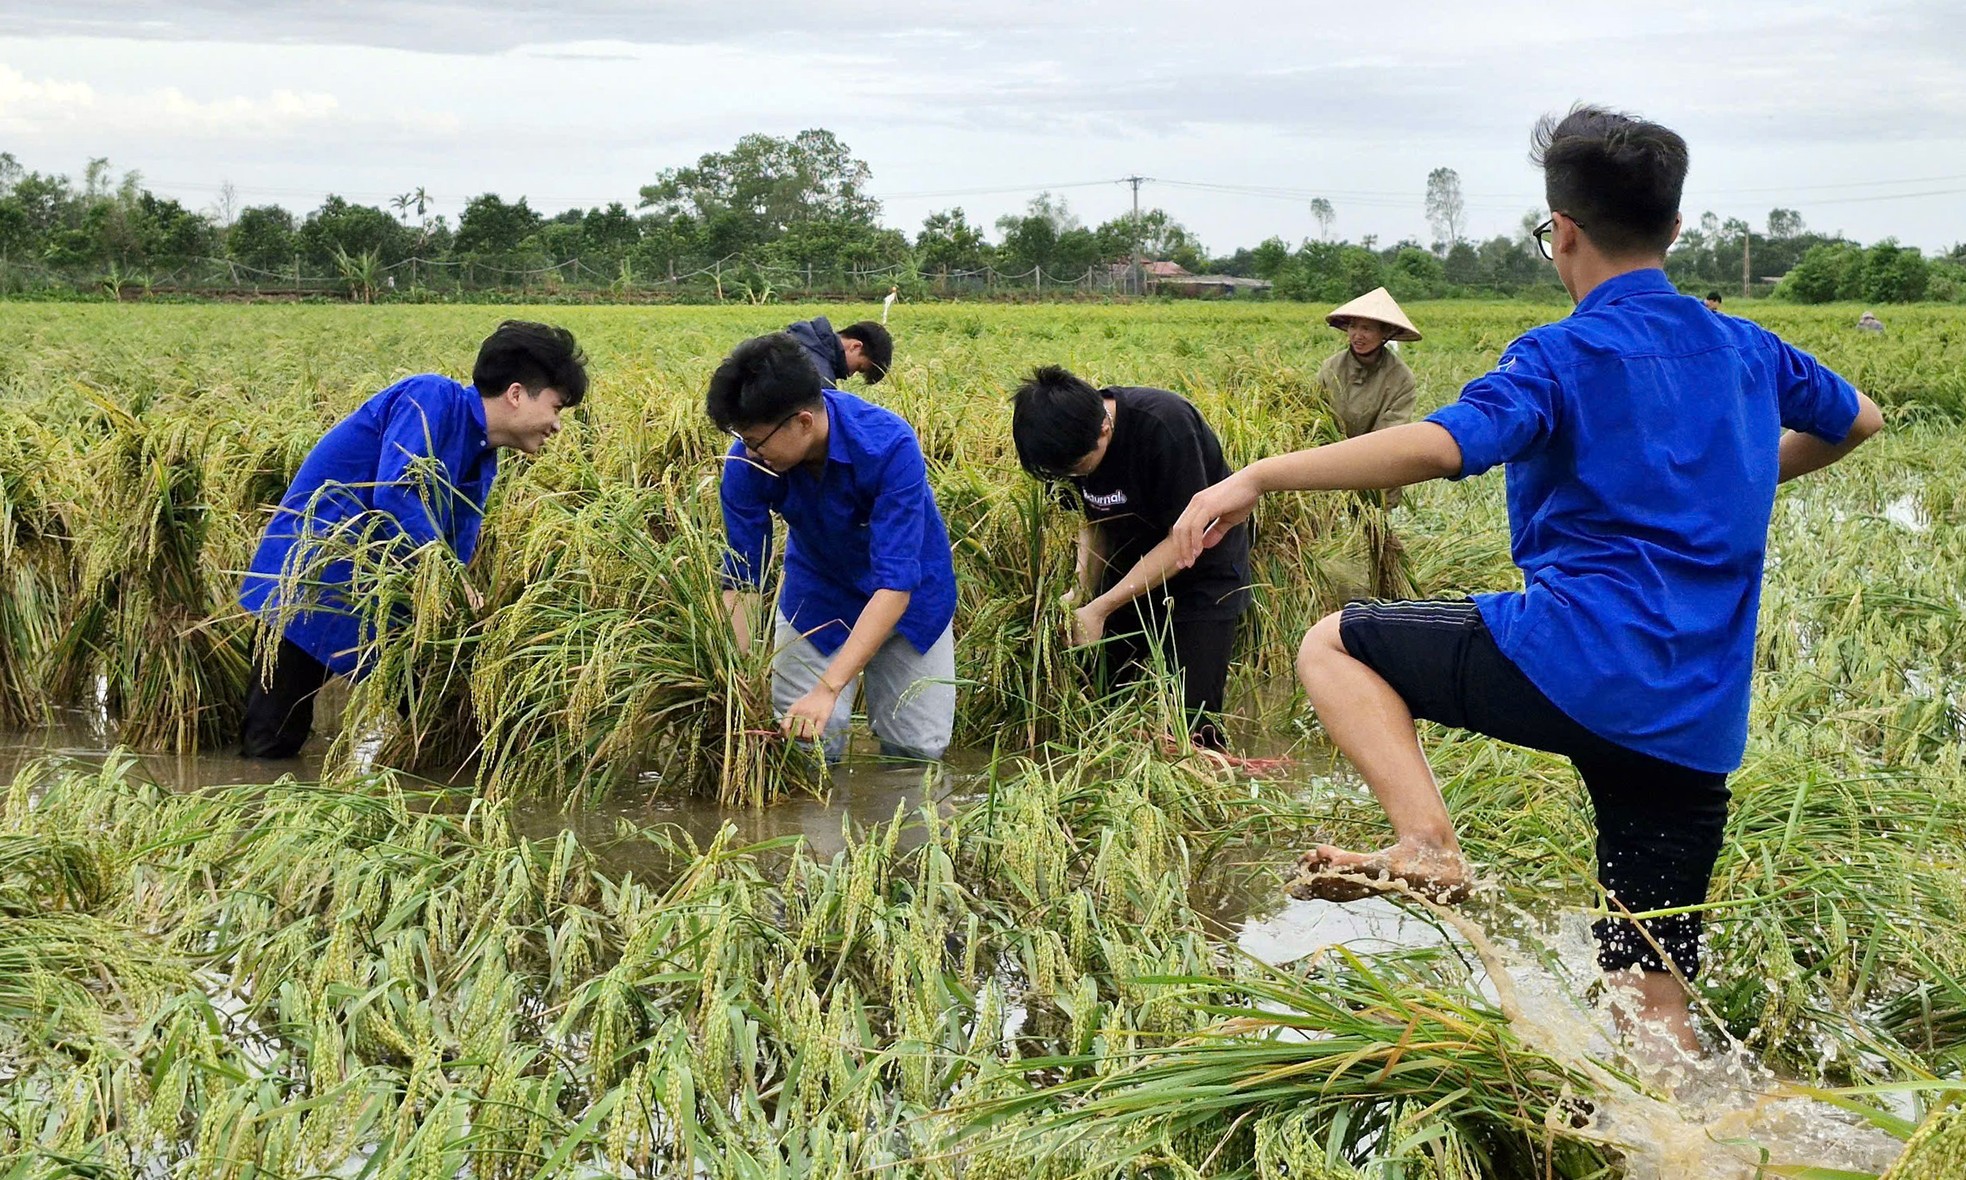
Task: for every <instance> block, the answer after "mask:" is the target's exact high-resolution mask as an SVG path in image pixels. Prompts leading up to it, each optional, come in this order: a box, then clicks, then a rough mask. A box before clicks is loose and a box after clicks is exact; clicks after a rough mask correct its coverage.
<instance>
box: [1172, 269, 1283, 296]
mask: <svg viewBox="0 0 1966 1180" xmlns="http://www.w3.org/2000/svg"><path fill="white" fill-rule="evenodd" d="M1270 286H1271V284H1270V281H1269V280H1268V279H1246V278H1243V277H1242V276H1241V275H1191V274H1182V275H1178V276H1176V277H1173V278H1165V279H1160V280H1158V281H1156V282H1155V283H1154V284H1153V289H1154V290H1156V291H1159V292H1160V293H1161V294H1163V295H1185V296H1187V297H1188V298H1191V299H1237V298H1248V297H1249V296H1251V295H1263V294H1268V293H1269V290H1270Z"/></svg>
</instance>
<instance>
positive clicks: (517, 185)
mask: <svg viewBox="0 0 1966 1180" xmlns="http://www.w3.org/2000/svg"><path fill="white" fill-rule="evenodd" d="M1579 99H1583V100H1588V101H1593V102H1600V103H1604V104H1607V105H1611V106H1614V107H1618V108H1622V109H1626V110H1630V111H1634V112H1637V113H1640V114H1643V115H1645V116H1647V117H1650V118H1653V119H1657V120H1659V121H1660V122H1663V123H1665V124H1667V125H1668V126H1670V127H1672V128H1674V129H1675V130H1677V131H1679V132H1680V133H1681V134H1683V135H1685V136H1686V138H1687V140H1688V142H1689V144H1690V145H1691V148H1692V157H1693V165H1692V174H1691V176H1690V178H1689V180H1688V184H1687V192H1686V201H1685V211H1686V213H1687V216H1688V219H1689V220H1693V219H1697V217H1698V216H1699V214H1700V213H1701V212H1703V211H1707V210H1712V211H1714V212H1716V213H1719V214H1720V215H1721V216H1723V217H1726V216H1742V217H1746V218H1747V219H1749V220H1750V221H1751V222H1752V223H1753V224H1754V225H1755V226H1756V228H1759V227H1760V226H1761V225H1762V223H1763V222H1764V220H1765V218H1766V216H1767V213H1768V210H1769V209H1770V208H1771V207H1773V206H1775V205H1782V206H1787V207H1791V208H1795V209H1798V210H1800V211H1801V212H1802V214H1803V216H1804V218H1805V219H1806V221H1807V224H1808V226H1809V227H1810V228H1811V229H1817V230H1824V231H1835V230H1841V231H1842V232H1844V233H1846V234H1848V235H1851V236H1853V237H1856V238H1858V239H1860V240H1863V241H1871V240H1875V239H1878V238H1883V237H1886V236H1896V237H1898V238H1899V239H1900V240H1902V241H1904V242H1906V243H1909V244H1913V245H1917V246H1920V247H1923V248H1925V249H1926V250H1928V251H1932V250H1942V249H1945V248H1948V247H1950V246H1951V245H1952V244H1953V243H1955V242H1959V241H1962V240H1966V3H1961V2H1960V0H1905V2H1899V3H1893V2H1890V0H1865V2H1862V3H1852V2H1845V3H1839V4H1835V5H1827V4H1812V3H1808V2H1806V0H1804V2H1796V0H1733V2H1732V3H1728V4H1717V3H1714V2H1712V0H1701V2H1700V3H1691V4H1680V3H1655V4H1651V5H1648V6H1603V5H1592V4H1582V5H1577V4H1571V5H1564V4H1552V3H1549V2H1548V0H1538V2H1537V3H1527V2H1514V0H1510V2H1507V3H1488V4H1468V3H1459V2H1450V3H1417V4H1401V3H1381V4H1370V3H1367V4H1352V5H1328V6H1327V5H1311V4H1305V3H1302V2H1301V0H1298V2H1281V3H1270V2H1267V0H1252V2H1236V0H1224V2H1217V3H1210V4H1197V3H1173V2H1170V0H1127V2H1126V3H1109V2H1105V0H1094V2H1080V3H1058V2H1056V0H1049V2H1044V3H1039V2H1036V0H996V2H995V3H987V4H986V3H968V4H955V3H942V2H939V0H858V2H857V3H854V4H850V5H846V4H823V3H798V4H793V3H787V2H784V0H718V2H714V3H700V2H697V0H666V2H636V0H556V3H554V4H551V5H545V4H531V3H504V2H495V0H449V2H434V0H390V2H388V3H382V2H380V0H313V2H310V3H288V2H285V0H169V2H168V3H162V4H160V3H156V2H154V0H151V2H138V0H55V2H51V3H41V4H28V3H25V2H24V0H5V2H4V4H0V150H7V151H12V152H13V153H14V154H15V156H17V157H18V158H19V159H20V160H21V162H22V163H23V164H24V165H26V166H27V167H29V168H32V169H36V170H41V171H58V172H66V173H69V174H71V175H77V176H79V174H80V173H81V170H82V167H83V164H84V162H85V161H86V160H87V159H88V158H89V157H91V156H107V157H108V158H109V159H110V161H111V163H112V164H113V165H114V166H115V167H116V168H117V169H118V170H119V171H121V170H124V169H136V170H138V171H140V172H141V173H142V175H143V177H144V180H145V183H147V184H148V185H149V186H151V187H152V188H153V189H155V190H157V191H159V192H163V193H166V194H169V195H172V196H176V197H178V198H179V199H180V200H183V201H184V202H185V203H186V204H188V205H193V206H198V207H204V206H209V205H211V204H212V203H213V201H214V199H215V197H216V195H217V190H218V186H219V185H220V184H221V183H222V182H225V181H230V182H231V183H232V184H233V185H234V186H235V188H236V189H237V193H238V197H239V200H240V203H241V204H258V203H264V202H278V203H280V204H283V205H286V206H287V207H288V208H290V209H293V210H295V211H296V212H300V213H304V212H306V211H307V210H309V209H312V208H314V207H315V206H316V205H318V204H320V202H321V199H322V197H323V195H324V194H326V193H329V192H337V193H341V194H343V195H345V196H347V197H349V198H350V199H353V200H360V201H364V202H366V203H371V204H381V203H382V202H383V201H385V200H386V199H387V198H388V197H389V196H391V195H393V194H396V193H401V192H404V191H407V190H409V189H413V188H415V187H417V186H419V185H421V186H423V187H424V188H425V189H427V190H428V191H429V192H431V193H433V194H435V195H436V196H437V197H438V198H439V206H438V208H439V210H440V211H443V212H446V213H449V214H451V215H452V216H453V217H454V216H455V214H456V211H457V210H458V209H459V208H460V207H461V206H462V204H463V202H464V201H465V200H466V199H467V198H469V197H471V196H473V195H475V194H478V193H482V192H497V193H500V194H501V195H503V196H505V197H507V198H508V199H512V198H516V197H518V196H521V195H524V196H526V197H528V198H530V200H531V202H532V204H533V206H534V207H535V208H538V209H540V210H542V211H545V212H548V213H551V212H556V211H558V210H560V209H564V208H567V207H569V206H576V205H578V206H587V205H595V204H604V203H606V202H608V201H613V200H618V201H622V202H624V203H626V204H628V205H629V206H630V207H633V205H634V203H635V200H636V193H637V189H638V188H639V187H640V186H641V185H643V184H645V183H648V182H649V181H650V180H652V179H653V178H654V176H655V175H656V173H657V172H659V171H660V170H662V169H663V168H666V167H672V166H676V165H681V164H687V163H690V162H692V161H694V160H695V159H696V157H697V156H699V155H701V154H702V153H704V152H707V151H716V150H721V149H724V148H727V147H729V146H730V145H731V144H732V143H733V142H734V141H735V140H736V139H737V138H738V137H739V136H740V135H743V134H745V133H747V132H753V131H762V132H767V133H770V134H774V135H790V134H793V133H795V132H797V131H799V130H800V129H802V128H807V127H824V128H827V129H829V130H831V131H833V132H835V133H836V134H838V135H839V136H840V137H841V138H842V139H843V140H844V141H845V142H846V143H847V144H848V145H849V146H850V147H851V148H852V149H853V151H854V152H855V154H857V155H858V156H860V157H861V158H862V159H865V160H866V161H867V162H868V164H869V165H870V166H871V167H872V169H873V175H874V183H873V193H874V195H875V196H876V197H878V198H880V200H881V201H882V202H883V210H884V212H883V217H884V220H886V221H887V222H888V223H889V224H891V225H894V226H896V227H899V228H901V229H904V230H906V231H908V232H909V233H910V234H911V235H912V234H913V233H914V232H915V231H916V230H918V229H919V227H920V225H921V220H922V218H923V217H924V216H925V215H926V214H928V213H929V212H931V211H933V210H937V209H943V208H948V207H950V206H957V205H959V206H961V207H962V208H964V209H965V210H966V211H967V212H968V213H969V215H970V217H971V220H973V221H977V222H980V223H982V224H985V225H989V224H990V223H992V222H994V221H995V219H996V218H997V217H998V216H999V215H1001V214H1003V213H1006V212H1010V211H1012V210H1016V209H1020V208H1022V206H1023V205H1024V203H1025V202H1026V201H1028V200H1029V199H1030V197H1031V196H1033V195H1034V194H1035V193H1036V192H1037V191H1039V190H1040V189H1043V188H1050V189H1052V190H1053V191H1055V192H1057V193H1058V194H1059V195H1062V196H1064V197H1066V198H1067V199H1068V200H1069V201H1070V203H1071V207H1072V209H1073V211H1074V212H1076V213H1077V214H1079V215H1080V217H1081V218H1082V219H1083V220H1084V221H1086V222H1087V223H1088V224H1096V223H1097V222H1099V221H1103V220H1105V219H1106V218H1109V217H1111V216H1113V215H1115V214H1117V213H1120V212H1122V211H1123V210H1124V209H1125V208H1126V207H1127V205H1128V202H1129V200H1130V196H1131V194H1130V190H1129V189H1128V187H1127V186H1126V185H1124V184H1119V183H1116V180H1117V178H1119V177H1123V176H1127V175H1129V174H1139V175H1143V176H1147V177H1152V178H1154V180H1153V181H1152V182H1150V183H1148V184H1146V185H1144V186H1143V188H1142V191H1141V200H1142V204H1143V205H1157V206H1160V207H1162V208H1165V209H1166V210H1168V211H1169V212H1170V213H1171V214H1173V215H1174V216H1175V217H1176V218H1177V219H1179V220H1180V221H1182V222H1184V223H1185V224H1187V225H1188V226H1189V227H1190V228H1192V229H1194V230H1196V231H1197V232H1198V233H1199V234H1200V235H1201V237H1202V239H1203V241H1204V243H1205V244H1206V245H1207V246H1208V247H1209V248H1210V249H1211V250H1216V251H1224V250H1227V249H1230V248H1232V247H1234V246H1236V245H1247V244H1254V243H1255V242H1257V241H1260V240H1261V239H1263V238H1265V237H1268V236H1269V235H1271V234H1279V235H1282V236H1283V237H1284V238H1286V239H1289V240H1291V241H1295V240H1297V239H1300V238H1303V237H1306V236H1314V235H1315V234H1316V232H1317V227H1316V223H1315V221H1314V220H1313V219H1312V217H1311V215H1310V211H1309V208H1308V200H1309V198H1310V197H1311V196H1312V195H1323V196H1325V197H1327V198H1328V199H1329V200H1330V201H1331V202H1332V204H1333V206H1334V207H1335V209H1336V213H1337V218H1336V222H1335V224H1334V226H1333V233H1334V234H1335V235H1338V236H1343V237H1349V238H1354V239H1356V238H1359V237H1361V236H1363V235H1366V234H1375V235H1377V236H1378V237H1379V238H1380V240H1381V241H1382V242H1390V241H1393V240H1397V239H1399V238H1402V237H1413V238H1417V239H1421V240H1430V239H1431V235H1430V234H1429V233H1428V232H1427V226H1426V220H1425V216H1424V213H1423V196H1424V192H1425V187H1426V176H1427V173H1428V171H1429V170H1431V169H1433V168H1436V167H1440V166H1443V165H1445V166H1448V167H1451V168H1454V169H1455V170H1456V171H1458V172H1459V173H1460V176H1461V182H1462V188H1463V190H1464V192H1465V194H1466V199H1467V207H1468V221H1469V225H1468V229H1467V232H1468V233H1469V235H1470V236H1473V237H1486V236H1490V235H1493V234H1495V233H1502V232H1512V231H1514V229H1515V228H1516V226H1517V224H1518V223H1519V221H1520V219H1521V217H1522V215H1523V213H1524V212H1525V211H1527V210H1529V209H1531V208H1536V207H1539V206H1540V203H1541V200H1542V196H1541V184H1540V178H1539V177H1538V175H1537V174H1536V172H1535V171H1534V170H1533V169H1532V168H1531V167H1530V166H1529V164H1528V162H1527V159H1526V151H1527V147H1528V134H1529V129H1530V126H1531V125H1532V124H1533V122H1534V121H1535V119H1536V117H1537V116H1538V115H1541V114H1543V113H1544V112H1546V111H1551V110H1560V109H1562V108H1564V107H1567V106H1568V105H1569V104H1570V103H1571V102H1573V101H1576V100H1579ZM1197 186H1204V187H1197ZM1249 190H1258V191H1249ZM994 236H995V235H994V233H993V234H992V237H993V238H994Z"/></svg>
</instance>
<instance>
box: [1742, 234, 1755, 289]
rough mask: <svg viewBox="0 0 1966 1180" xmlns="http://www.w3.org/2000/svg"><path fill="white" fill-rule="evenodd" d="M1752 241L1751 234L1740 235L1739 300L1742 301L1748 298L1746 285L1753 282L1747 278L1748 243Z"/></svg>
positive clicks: (1752, 236)
mask: <svg viewBox="0 0 1966 1180" xmlns="http://www.w3.org/2000/svg"><path fill="white" fill-rule="evenodd" d="M1753 240H1754V235H1753V234H1752V233H1746V232H1744V233H1742V234H1741V298H1743V299H1746V298H1749V289H1748V284H1749V283H1751V282H1752V281H1753V280H1752V279H1750V278H1749V277H1748V273H1749V272H1748V243H1749V242H1751V241H1753Z"/></svg>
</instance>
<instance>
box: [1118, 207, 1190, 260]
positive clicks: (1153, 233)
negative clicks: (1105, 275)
mask: <svg viewBox="0 0 1966 1180" xmlns="http://www.w3.org/2000/svg"><path fill="white" fill-rule="evenodd" d="M1092 236H1093V238H1094V240H1095V241H1097V243H1098V253H1099V260H1100V261H1103V262H1117V261H1121V260H1123V259H1125V258H1128V257H1130V256H1131V255H1132V253H1133V250H1134V249H1135V247H1136V246H1137V247H1138V249H1139V251H1140V255H1141V257H1142V258H1145V259H1148V260H1159V259H1166V260H1168V261H1170V262H1175V263H1178V264H1180V265H1181V267H1183V268H1184V269H1186V270H1189V271H1199V270H1202V269H1203V267H1204V254H1205V252H1204V251H1203V249H1202V245H1201V240H1200V239H1199V238H1197V237H1195V235H1194V234H1193V233H1192V232H1190V231H1189V229H1188V227H1186V226H1184V225H1182V224H1181V223H1180V222H1178V221H1176V220H1174V218H1173V217H1171V216H1169V215H1168V213H1167V211H1166V210H1165V209H1143V210H1142V211H1141V212H1140V217H1139V219H1138V220H1137V221H1136V220H1135V219H1134V216H1133V214H1132V213H1131V212H1127V213H1122V214H1120V215H1119V216H1118V217H1115V218H1113V219H1112V220H1111V221H1108V222H1106V223H1105V224H1104V225H1101V226H1100V227H1099V228H1098V229H1096V230H1094V231H1093V233H1092Z"/></svg>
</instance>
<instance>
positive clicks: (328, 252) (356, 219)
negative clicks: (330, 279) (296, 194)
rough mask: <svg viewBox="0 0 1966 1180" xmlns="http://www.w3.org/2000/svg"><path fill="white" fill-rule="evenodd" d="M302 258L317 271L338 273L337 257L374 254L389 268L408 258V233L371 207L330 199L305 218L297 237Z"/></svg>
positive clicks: (409, 237)
mask: <svg viewBox="0 0 1966 1180" xmlns="http://www.w3.org/2000/svg"><path fill="white" fill-rule="evenodd" d="M298 238H299V244H300V250H301V254H302V255H303V256H304V257H305V258H306V259H307V262H308V263H309V264H310V265H311V266H314V267H316V268H317V269H319V270H324V271H329V272H332V273H339V271H338V269H337V264H336V259H337V257H339V256H346V257H360V256H361V255H363V254H374V255H375V256H376V257H377V258H378V259H379V260H380V261H381V265H383V266H389V265H392V264H394V263H397V262H400V261H402V260H403V259H404V258H406V257H408V256H409V248H410V241H411V236H410V230H409V229H408V228H407V227H405V226H404V225H403V224H402V223H400V222H398V221H397V220H396V219H395V218H394V217H391V216H389V214H387V213H385V212H383V211H382V210H380V209H378V208H376V207H375V206H373V205H356V204H351V203H350V202H349V201H347V200H345V199H344V198H342V197H338V196H334V195H332V194H331V195H330V196H329V197H328V199H327V200H325V201H323V202H322V203H321V207H320V208H319V209H316V210H314V212H312V213H309V214H308V215H307V220H306V221H305V222H303V223H302V224H301V227H300V230H299V234H298Z"/></svg>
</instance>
